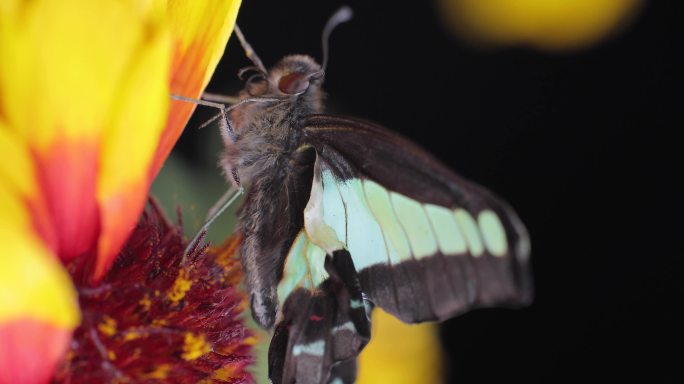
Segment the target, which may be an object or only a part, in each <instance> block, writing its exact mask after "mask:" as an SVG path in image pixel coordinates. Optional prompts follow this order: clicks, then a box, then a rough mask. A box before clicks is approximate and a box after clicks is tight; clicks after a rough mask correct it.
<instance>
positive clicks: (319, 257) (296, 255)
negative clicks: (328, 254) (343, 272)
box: [278, 231, 329, 305]
mask: <svg viewBox="0 0 684 384" xmlns="http://www.w3.org/2000/svg"><path fill="white" fill-rule="evenodd" d="M328 277H329V275H328V272H327V271H326V270H325V251H324V250H323V249H321V248H320V247H319V246H317V245H316V244H314V243H312V242H311V241H310V240H309V237H308V236H307V234H306V232H304V231H300V232H299V235H297V237H296V238H295V241H294V242H293V243H292V246H291V247H290V252H288V254H287V258H286V259H285V267H284V268H283V277H282V278H281V279H280V282H279V283H278V301H279V302H280V303H281V305H282V304H283V303H285V299H286V298H287V296H289V295H290V293H292V291H294V290H295V289H297V288H299V287H302V288H306V289H314V288H316V287H317V286H318V285H319V284H320V283H322V282H323V281H324V280H325V279H327V278H328Z"/></svg>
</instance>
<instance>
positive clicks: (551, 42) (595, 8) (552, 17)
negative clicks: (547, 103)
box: [439, 0, 642, 50]
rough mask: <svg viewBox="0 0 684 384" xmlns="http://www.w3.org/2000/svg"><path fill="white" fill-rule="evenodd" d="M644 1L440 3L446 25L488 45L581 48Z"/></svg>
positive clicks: (444, 0)
mask: <svg viewBox="0 0 684 384" xmlns="http://www.w3.org/2000/svg"><path fill="white" fill-rule="evenodd" d="M641 4H642V1H641V0H553V1H549V0H439V8H440V9H441V11H442V12H440V15H442V16H443V18H444V20H445V22H446V25H447V26H448V27H449V28H450V29H451V30H453V31H454V32H455V33H457V34H459V35H461V36H464V37H466V38H468V39H470V40H472V41H475V42H480V43H486V44H490V45H492V44H494V45H497V44H504V45H508V44H525V45H531V46H534V47H536V48H540V49H544V50H568V49H577V48H582V47H585V46H588V45H590V44H592V43H595V42H597V41H599V40H601V39H603V38H604V37H606V36H608V35H609V34H610V33H611V32H614V31H615V30H616V29H617V28H618V27H620V26H621V25H623V24H624V22H625V21H627V20H629V19H630V16H632V15H634V14H635V11H636V10H638V8H639V6H640V5H641Z"/></svg>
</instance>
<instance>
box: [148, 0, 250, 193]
mask: <svg viewBox="0 0 684 384" xmlns="http://www.w3.org/2000/svg"><path fill="white" fill-rule="evenodd" d="M239 8H240V0H196V1H188V0H169V1H168V5H167V14H168V17H169V22H170V25H171V31H172V35H173V45H174V48H175V52H174V57H173V64H172V66H171V92H172V93H173V94H176V95H181V96H186V97H192V98H199V97H200V95H201V94H202V92H203V91H204V88H205V87H206V86H207V84H208V83H209V79H210V78H211V75H212V74H213V73H214V70H215V69H216V65H218V62H219V60H220V58H221V56H223V52H224V49H225V46H226V43H227V42H228V38H229V37H230V34H231V32H232V31H233V27H234V26H235V19H236V18H237V12H238V9H239ZM194 109H195V106H194V105H192V104H189V103H186V102H180V101H174V102H173V103H172V106H171V111H170V114H169V118H168V122H167V126H166V129H165V130H164V133H163V135H162V137H161V140H160V143H159V147H158V149H157V154H156V155H155V161H154V165H153V166H152V169H151V172H150V180H151V179H153V178H154V176H156V174H157V172H158V171H159V168H161V166H162V164H163V163H164V160H166V158H167V157H168V156H169V153H170V152H171V148H172V147H173V145H174V144H175V143H176V141H177V140H178V138H179V137H180V134H181V132H183V128H184V127H185V125H186V124H187V122H188V120H189V119H190V115H191V114H192V112H193V111H194Z"/></svg>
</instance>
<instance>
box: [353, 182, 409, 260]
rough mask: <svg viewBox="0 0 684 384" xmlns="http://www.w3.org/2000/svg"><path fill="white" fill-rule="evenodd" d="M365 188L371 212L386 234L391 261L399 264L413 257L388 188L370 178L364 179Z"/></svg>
mask: <svg viewBox="0 0 684 384" xmlns="http://www.w3.org/2000/svg"><path fill="white" fill-rule="evenodd" d="M363 189H364V191H365V192H366V199H367V200H368V205H369V206H370V209H371V212H372V213H373V216H375V219H376V220H377V221H378V223H379V224H380V227H381V228H382V232H383V234H384V235H385V240H386V243H387V248H388V251H389V255H390V261H391V263H392V264H397V263H400V262H402V261H405V260H409V259H411V247H410V246H409V243H408V240H406V235H405V233H404V230H403V229H402V228H401V225H400V224H399V219H397V215H395V214H394V209H393V208H392V203H391V202H390V196H389V193H388V192H387V190H386V189H385V188H383V187H382V186H381V185H380V184H378V183H376V182H374V181H370V180H364V181H363Z"/></svg>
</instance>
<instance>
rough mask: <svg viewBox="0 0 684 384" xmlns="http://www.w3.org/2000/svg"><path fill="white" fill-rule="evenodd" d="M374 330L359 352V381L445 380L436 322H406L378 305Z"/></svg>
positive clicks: (371, 383)
mask: <svg viewBox="0 0 684 384" xmlns="http://www.w3.org/2000/svg"><path fill="white" fill-rule="evenodd" d="M371 334H372V335H373V337H371V341H370V343H369V344H368V346H366V348H365V349H364V350H363V351H362V352H361V355H360V356H359V376H358V383H359V384H385V383H386V384H414V383H426V384H428V383H441V382H443V381H444V375H443V366H442V348H441V345H440V342H439V337H438V328H437V325H436V324H434V323H423V324H418V325H411V324H404V323H402V322H401V321H399V320H397V319H396V318H395V317H394V316H392V315H389V314H387V313H385V312H383V311H382V310H381V309H379V308H376V309H374V310H373V330H372V333H371Z"/></svg>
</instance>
